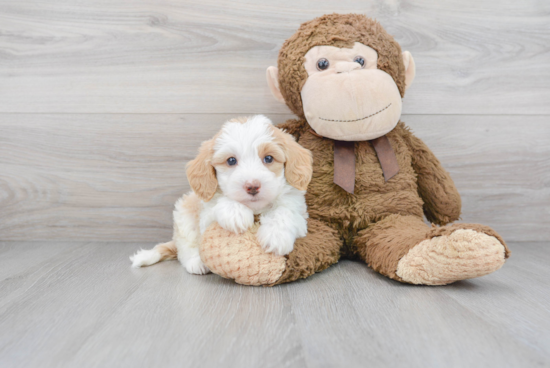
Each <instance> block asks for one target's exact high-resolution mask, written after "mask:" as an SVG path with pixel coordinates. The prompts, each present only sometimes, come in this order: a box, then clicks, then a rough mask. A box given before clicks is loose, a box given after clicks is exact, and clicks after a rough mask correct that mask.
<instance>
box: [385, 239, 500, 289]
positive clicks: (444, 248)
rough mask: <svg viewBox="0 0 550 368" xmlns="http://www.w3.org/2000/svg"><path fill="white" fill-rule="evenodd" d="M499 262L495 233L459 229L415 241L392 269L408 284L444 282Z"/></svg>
mask: <svg viewBox="0 0 550 368" xmlns="http://www.w3.org/2000/svg"><path fill="white" fill-rule="evenodd" d="M503 264H504V246H503V245H502V244H501V243H500V242H499V241H498V240H497V239H496V238H495V237H493V236H489V235H486V234H484V233H480V232H477V231H474V230H469V229H460V230H456V231H454V232H453V233H451V234H449V235H443V236H438V237H435V238H431V239H426V240H424V241H422V242H421V243H419V244H418V245H416V246H415V247H414V248H412V249H411V250H410V251H409V253H407V254H406V255H405V256H404V257H403V258H401V260H400V261H399V263H398V265H397V272H396V273H397V275H398V276H399V277H401V278H402V279H403V281H405V282H410V283H412V284H424V285H445V284H450V283H452V282H455V281H459V280H465V279H471V278H474V277H479V276H484V275H487V274H490V273H491V272H494V271H496V270H498V269H499V268H500V267H502V265H503Z"/></svg>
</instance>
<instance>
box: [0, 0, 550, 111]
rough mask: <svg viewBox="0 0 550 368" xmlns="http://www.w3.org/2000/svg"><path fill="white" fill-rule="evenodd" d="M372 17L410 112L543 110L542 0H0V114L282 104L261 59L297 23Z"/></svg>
mask: <svg viewBox="0 0 550 368" xmlns="http://www.w3.org/2000/svg"><path fill="white" fill-rule="evenodd" d="M332 12H341V13H345V12H356V13H363V14H367V15H369V16H372V17H375V18H377V19H378V20H380V21H381V23H382V24H383V25H384V26H385V27H386V28H387V30H388V31H389V32H390V33H391V34H393V35H394V36H395V37H396V39H397V40H398V42H400V44H401V45H402V48H403V49H404V50H409V51H411V52H412V54H413V55H414V57H415V60H416V66H417V78H416V80H415V83H414V84H413V86H412V88H411V89H410V90H409V91H408V92H407V97H406V98H405V103H404V111H405V113H409V114H550V104H548V101H549V100H550V83H549V82H550V68H548V67H547V66H548V65H549V64H550V27H548V24H550V3H548V2H543V1H539V0H526V1H521V2H518V1H515V0H505V1H498V2H497V1H478V0H452V1H445V2H444V3H442V2H441V1H438V0H421V1H415V2H399V1H392V0H386V1H364V0H353V1H351V0H343V1H338V2H337V3H335V2H334V1H328V0H319V1H315V3H314V4H313V3H311V2H310V1H305V0H292V1H289V0H282V1H269V2H265V1H220V0H205V1H200V2H199V1H181V0H163V1H158V0H140V1H135V0H116V1H113V0H100V1H96V0H94V1H91V0H85V1H73V2H71V1H64V0H53V1H48V2H43V1H36V0H34V1H33V0H25V1H20V0H11V1H10V0H3V1H1V2H0V80H1V84H0V112H44V113H232V114H239V113H243V112H247V113H288V109H287V108H286V107H285V106H283V105H280V104H278V103H277V102H275V100H274V99H273V98H272V97H271V95H270V93H269V91H268V88H267V85H266V82H265V69H266V68H267V67H268V66H270V65H273V64H274V63H275V62H276V58H277V54H278V50H279V48H280V46H281V45H282V43H283V41H284V40H285V39H286V38H288V37H289V36H290V35H292V34H293V32H294V31H295V30H296V29H297V27H298V26H299V24H300V23H302V22H304V21H307V20H310V19H312V18H314V17H316V16H320V15H322V14H324V13H332Z"/></svg>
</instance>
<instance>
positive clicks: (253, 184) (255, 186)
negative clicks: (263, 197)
mask: <svg viewBox="0 0 550 368" xmlns="http://www.w3.org/2000/svg"><path fill="white" fill-rule="evenodd" d="M243 187H244V190H246V192H247V193H248V194H250V195H251V196H255V195H256V194H258V193H259V192H260V188H261V187H262V184H261V183H260V181H259V180H252V181H250V182H249V181H247V182H246V183H244V186H243Z"/></svg>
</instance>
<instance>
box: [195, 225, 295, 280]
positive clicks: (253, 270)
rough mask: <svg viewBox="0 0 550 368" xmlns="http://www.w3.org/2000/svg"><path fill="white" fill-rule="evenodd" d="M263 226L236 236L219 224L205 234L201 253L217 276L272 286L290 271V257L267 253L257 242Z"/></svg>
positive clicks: (203, 259)
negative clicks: (288, 261) (287, 260)
mask: <svg viewBox="0 0 550 368" xmlns="http://www.w3.org/2000/svg"><path fill="white" fill-rule="evenodd" d="M258 227H259V224H258V223H256V224H255V226H254V227H252V228H251V229H250V230H249V231H247V232H246V233H244V234H239V235H238V234H235V233H232V232H230V231H227V230H225V229H223V228H222V227H221V226H220V225H218V224H217V223H215V224H213V225H211V226H210V227H209V228H208V230H207V231H206V232H205V234H204V236H203V238H202V241H201V245H200V249H199V253H200V256H201V260H202V261H203V262H204V264H205V265H206V266H207V267H208V268H209V269H210V270H211V271H212V272H214V273H216V274H218V275H220V276H222V277H225V278H227V279H232V280H235V282H237V283H239V284H243V285H269V284H273V283H275V282H277V280H279V279H280V278H281V275H282V274H283V272H284V271H285V269H287V267H286V258H285V257H283V256H276V255H274V254H273V253H266V252H264V250H263V249H262V248H261V247H260V244H259V243H258V241H257V240H256V232H257V231H258Z"/></svg>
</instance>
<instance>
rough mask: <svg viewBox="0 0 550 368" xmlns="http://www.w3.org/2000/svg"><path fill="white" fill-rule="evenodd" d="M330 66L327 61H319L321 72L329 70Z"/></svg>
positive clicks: (318, 65) (318, 67)
mask: <svg viewBox="0 0 550 368" xmlns="http://www.w3.org/2000/svg"><path fill="white" fill-rule="evenodd" d="M329 65H330V63H329V62H328V60H327V59H324V58H323V59H319V60H317V69H319V70H325V69H327V68H328V66H329Z"/></svg>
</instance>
